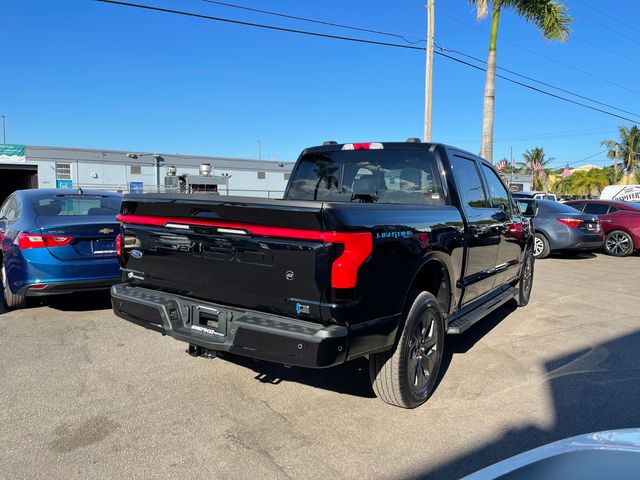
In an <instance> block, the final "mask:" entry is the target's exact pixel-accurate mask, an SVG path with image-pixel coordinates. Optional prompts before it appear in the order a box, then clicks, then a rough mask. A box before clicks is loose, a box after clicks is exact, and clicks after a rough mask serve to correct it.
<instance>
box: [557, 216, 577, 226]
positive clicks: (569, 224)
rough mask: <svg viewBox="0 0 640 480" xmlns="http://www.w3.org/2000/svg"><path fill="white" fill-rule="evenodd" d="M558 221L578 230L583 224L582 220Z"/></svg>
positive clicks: (567, 219) (560, 219)
mask: <svg viewBox="0 0 640 480" xmlns="http://www.w3.org/2000/svg"><path fill="white" fill-rule="evenodd" d="M556 220H558V221H559V222H560V223H563V224H565V225H566V226H567V227H571V228H578V227H579V226H580V225H582V222H583V220H580V219H579V218H556Z"/></svg>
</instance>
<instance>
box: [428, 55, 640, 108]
mask: <svg viewBox="0 0 640 480" xmlns="http://www.w3.org/2000/svg"><path fill="white" fill-rule="evenodd" d="M436 48H438V49H440V50H442V51H447V52H451V53H456V54H458V55H462V56H463V57H467V58H470V59H472V60H475V61H476V62H480V63H482V64H485V65H486V63H487V62H486V61H485V60H482V59H481V58H478V57H474V56H473V55H469V54H467V53H464V52H461V51H459V50H454V49H451V48H445V47H442V46H440V45H436ZM496 69H498V70H502V71H505V72H508V73H510V74H512V75H516V76H517V77H520V78H524V79H526V80H530V81H532V82H536V83H539V84H540V85H544V86H545V87H549V88H553V89H555V90H558V91H560V92H563V93H568V94H569V95H573V96H574V97H578V98H581V99H583V100H588V101H589V102H593V103H597V104H598V105H603V106H605V107H608V108H613V109H614V110H618V111H619V112H623V113H627V114H629V115H633V116H635V117H640V115H638V114H636V113H633V112H629V111H627V110H623V109H622V108H618V107H614V106H613V105H609V104H608V103H604V102H600V101H598V100H594V99H592V98H589V97H585V96H584V95H580V94H578V93H574V92H572V91H570V90H567V89H564V88H561V87H557V86H555V85H552V84H550V83H547V82H543V81H542V80H537V79H535V78H533V77H530V76H528V75H523V74H521V73H518V72H514V71H513V70H510V69H508V68H504V67H498V66H496Z"/></svg>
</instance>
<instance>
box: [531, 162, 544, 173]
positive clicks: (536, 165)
mask: <svg viewBox="0 0 640 480" xmlns="http://www.w3.org/2000/svg"><path fill="white" fill-rule="evenodd" d="M533 170H534V171H535V172H538V175H540V172H543V173H544V168H543V167H542V164H541V163H538V162H536V163H534V164H533ZM540 176H542V175H540Z"/></svg>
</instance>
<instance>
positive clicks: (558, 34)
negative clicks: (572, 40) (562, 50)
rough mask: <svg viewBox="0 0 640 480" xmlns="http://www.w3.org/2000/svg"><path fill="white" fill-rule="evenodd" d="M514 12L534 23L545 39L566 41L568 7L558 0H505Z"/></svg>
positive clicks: (568, 30) (570, 19)
mask: <svg viewBox="0 0 640 480" xmlns="http://www.w3.org/2000/svg"><path fill="white" fill-rule="evenodd" d="M503 5H504V6H506V5H509V6H511V7H512V8H513V9H514V10H515V12H516V13H517V14H518V15H520V16H521V17H522V18H524V19H525V20H527V21H528V22H530V23H532V24H534V25H535V26H536V27H538V28H539V29H540V31H541V32H542V36H543V37H544V38H546V39H547V40H559V41H560V42H566V41H567V39H568V38H569V33H570V32H571V22H573V19H572V18H571V16H569V9H568V8H567V6H566V5H565V4H563V3H560V2H559V1H558V0H506V1H505V2H504V3H503Z"/></svg>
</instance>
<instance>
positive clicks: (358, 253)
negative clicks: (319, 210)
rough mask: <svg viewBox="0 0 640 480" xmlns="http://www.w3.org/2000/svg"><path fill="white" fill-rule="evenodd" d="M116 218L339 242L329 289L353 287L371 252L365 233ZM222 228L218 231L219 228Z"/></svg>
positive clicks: (176, 219)
mask: <svg viewBox="0 0 640 480" xmlns="http://www.w3.org/2000/svg"><path fill="white" fill-rule="evenodd" d="M116 220H117V221H119V222H122V223H125V224H133V225H150V226H155V227H166V226H167V225H170V226H172V227H173V226H174V225H196V226H205V227H216V228H218V232H220V233H224V232H225V231H227V232H229V233H231V232H233V233H234V234H237V233H239V232H238V231H242V232H247V233H248V234H250V235H255V236H259V237H275V238H292V239H296V240H316V241H320V242H327V243H340V244H342V245H343V246H344V249H343V251H342V254H341V255H340V256H339V257H338V258H336V259H335V260H334V261H333V265H332V266H331V286H332V287H333V288H355V286H356V284H357V283H358V269H359V268H360V266H361V265H362V264H363V263H364V261H365V260H366V259H367V258H369V255H371V252H372V251H373V239H372V236H371V234H370V233H369V232H320V231H317V230H302V229H298V228H284V227H266V226H260V225H241V224H237V223H231V222H217V221H212V220H203V219H199V218H182V217H149V216H144V215H123V214H120V215H118V216H117V217H116ZM221 229H222V230H221Z"/></svg>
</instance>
